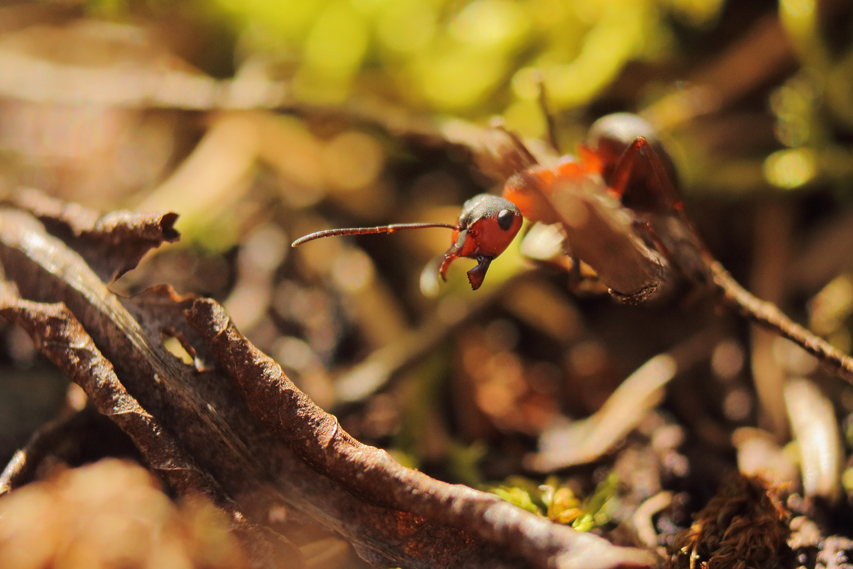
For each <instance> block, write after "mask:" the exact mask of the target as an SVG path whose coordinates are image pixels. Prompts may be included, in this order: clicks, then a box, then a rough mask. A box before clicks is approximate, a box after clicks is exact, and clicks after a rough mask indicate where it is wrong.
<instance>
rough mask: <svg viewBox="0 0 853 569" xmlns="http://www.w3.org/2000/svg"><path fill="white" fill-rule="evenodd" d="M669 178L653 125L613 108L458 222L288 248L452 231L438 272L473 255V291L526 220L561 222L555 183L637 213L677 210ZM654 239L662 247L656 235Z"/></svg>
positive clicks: (470, 207)
mask: <svg viewBox="0 0 853 569" xmlns="http://www.w3.org/2000/svg"><path fill="white" fill-rule="evenodd" d="M519 144H520V143H519ZM524 150H525V152H526V149H524ZM527 154H528V155H529V153H527ZM531 158H532V156H531ZM674 180H675V170H674V167H673V166H672V161H671V160H670V158H669V155H668V154H667V153H666V151H665V150H664V149H663V147H662V146H661V145H660V143H659V142H658V141H657V136H656V133H655V130H654V128H653V127H652V125H651V124H649V123H648V122H647V121H645V120H644V119H642V118H640V117H639V116H637V115H632V114H628V113H616V114H612V115H607V116H604V117H602V118H600V119H598V120H597V121H596V122H595V123H593V125H592V126H591V127H590V130H589V134H588V138H587V140H586V142H585V143H583V144H581V145H580V146H579V148H578V156H577V157H574V156H570V155H569V156H564V157H563V158H562V159H560V161H559V162H558V163H557V165H556V166H555V167H553V168H547V167H544V166H540V165H535V166H533V167H531V168H529V169H527V170H525V171H523V172H521V173H518V174H516V175H514V176H512V177H511V178H510V179H509V180H507V182H506V184H505V185H504V190H503V197H502V198H501V197H498V196H493V195H490V194H480V195H478V196H475V197H473V198H471V199H470V200H468V201H466V202H465V204H464V205H463V207H462V212H461V213H460V215H459V220H458V221H457V223H456V225H451V224H448V223H407V224H395V225H386V226H380V227H359V228H347V229H329V230H325V231H318V232H316V233H311V234H310V235H306V236H304V237H302V238H300V239H297V240H296V241H294V242H293V247H297V246H299V245H302V244H303V243H307V242H308V241H313V240H314V239H319V238H322V237H333V236H338V235H365V234H373V233H394V232H395V231H401V230H408V229H424V228H430V227H444V228H449V229H452V230H453V238H452V241H451V246H450V249H448V250H447V252H446V253H445V255H444V261H443V262H442V264H441V267H440V269H439V273H440V274H441V277H442V279H444V280H446V275H447V269H448V267H449V266H450V264H451V263H452V262H453V261H454V260H455V259H457V258H459V257H465V258H470V259H475V260H476V261H477V266H475V267H474V268H473V269H471V270H470V271H468V281H469V282H470V283H471V288H472V289H474V290H477V289H478V288H480V285H482V284H483V280H484V279H485V276H486V271H487V270H488V268H489V265H490V264H491V262H492V261H493V260H494V259H495V258H496V257H498V256H499V255H500V254H501V253H503V252H504V251H505V250H506V248H507V247H508V246H509V245H510V243H511V242H512V241H513V239H514V238H515V236H516V235H517V234H518V232H519V230H520V229H521V225H522V222H523V220H524V218H527V219H528V220H530V221H532V222H537V221H538V222H543V223H557V222H558V221H560V219H559V215H558V214H557V212H556V211H555V209H554V208H553V206H552V205H551V203H550V201H549V198H550V196H551V193H552V192H553V191H555V190H556V189H557V188H560V190H561V191H562V190H563V189H565V188H569V191H570V188H571V186H572V185H573V184H584V183H593V184H595V185H596V186H597V187H600V188H602V189H604V190H605V191H607V192H609V193H611V194H612V195H614V196H615V197H617V198H619V200H620V201H621V203H622V204H623V205H625V206H626V207H628V208H630V209H631V210H632V211H635V212H636V213H637V215H638V216H642V215H643V213H655V212H660V211H672V210H675V211H680V210H681V207H682V205H681V201H680V199H679V198H678V196H677V194H676V193H675V189H674V188H675V182H674ZM652 240H653V241H654V242H655V243H656V244H658V245H661V246H662V247H665V243H660V240H659V239H657V238H652Z"/></svg>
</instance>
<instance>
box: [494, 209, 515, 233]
mask: <svg viewBox="0 0 853 569" xmlns="http://www.w3.org/2000/svg"><path fill="white" fill-rule="evenodd" d="M514 219H515V213H514V212H512V211H510V210H508V209H502V210H501V211H500V213H498V227H500V228H501V229H503V230H504V231H507V230H509V228H510V227H512V221H513V220H514Z"/></svg>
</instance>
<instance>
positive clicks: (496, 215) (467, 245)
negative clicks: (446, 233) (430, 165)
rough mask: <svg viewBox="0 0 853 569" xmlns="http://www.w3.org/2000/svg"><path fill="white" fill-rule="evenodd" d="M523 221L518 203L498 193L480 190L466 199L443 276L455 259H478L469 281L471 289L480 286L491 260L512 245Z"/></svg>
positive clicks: (445, 257)
mask: <svg viewBox="0 0 853 569" xmlns="http://www.w3.org/2000/svg"><path fill="white" fill-rule="evenodd" d="M523 221H524V218H523V217H522V215H521V211H519V209H518V207H516V205H515V204H514V203H512V202H511V201H509V200H506V199H504V198H500V197H498V196H493V195H490V194H480V195H478V196H475V197H473V198H471V199H470V200H468V201H467V202H465V203H464V204H463V206H462V212H461V213H460V214H459V222H458V225H457V229H456V231H455V233H454V235H453V245H451V246H450V249H448V250H447V253H445V255H444V262H443V263H442V265H441V269H440V273H441V277H442V278H443V279H444V278H446V275H447V269H448V267H449V266H450V263H452V262H453V261H454V259H456V258H458V257H467V258H469V259H476V260H477V266H476V267H474V268H473V269H471V270H470V271H468V282H470V283H471V288H472V289H474V290H477V289H478V288H480V285H481V284H483V279H485V278H486V271H487V270H488V269H489V264H490V263H491V262H492V260H493V259H494V258H495V257H497V256H498V255H500V254H501V253H503V252H504V251H505V250H506V248H507V247H509V244H510V243H512V240H513V239H514V238H515V236H516V235H517V234H518V231H519V229H521V224H522V223H523Z"/></svg>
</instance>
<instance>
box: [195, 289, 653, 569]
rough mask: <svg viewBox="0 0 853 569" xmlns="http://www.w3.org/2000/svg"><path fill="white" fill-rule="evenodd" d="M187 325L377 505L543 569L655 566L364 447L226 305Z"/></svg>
mask: <svg viewBox="0 0 853 569" xmlns="http://www.w3.org/2000/svg"><path fill="white" fill-rule="evenodd" d="M187 318H188V321H189V322H190V324H191V325H192V326H193V327H194V328H195V329H196V331H197V332H198V333H199V335H200V336H202V337H203V338H204V339H205V340H206V341H207V342H209V343H210V345H211V347H212V348H213V350H214V352H215V353H216V355H217V357H218V358H219V362H220V364H221V365H222V366H223V367H224V368H225V369H226V370H227V372H228V373H229V375H231V377H232V378H233V379H234V380H235V381H236V382H237V383H238V385H239V387H240V389H241V390H242V391H243V394H244V396H245V397H246V400H247V402H248V404H249V408H250V409H251V410H252V411H253V413H254V414H255V415H256V416H257V417H258V418H259V419H260V420H261V421H262V422H263V424H264V425H265V426H266V427H267V429H269V430H270V431H271V432H272V433H273V434H274V435H275V436H277V437H278V438H279V439H280V440H281V441H282V442H284V443H285V444H287V445H288V446H289V447H290V448H291V449H292V450H293V452H295V453H296V454H297V455H298V456H299V457H300V458H301V459H303V460H304V461H305V462H306V463H308V464H310V465H311V466H312V467H313V468H314V469H316V470H317V471H318V472H320V473H322V474H324V475H325V476H328V477H329V478H331V479H333V480H335V481H337V482H339V483H341V484H342V485H344V486H345V487H347V488H349V489H350V490H351V491H352V492H354V493H356V494H357V495H359V496H362V497H364V498H365V499H366V500H368V501H370V502H374V503H379V504H383V505H385V506H387V507H391V508H395V509H398V510H403V511H408V512H411V513H413V514H415V515H418V516H423V517H425V518H428V519H432V520H435V521H437V522H439V523H445V524H447V525H450V526H454V527H458V528H464V529H465V530H466V531H469V532H471V533H472V534H473V535H475V536H477V537H479V538H481V539H484V540H487V541H490V542H493V543H496V544H504V545H505V546H506V547H508V548H509V549H510V550H512V551H514V552H516V553H518V554H521V555H523V556H525V557H527V558H528V559H530V560H531V561H532V562H533V563H534V564H535V565H536V566H539V567H575V566H582V567H613V566H638V567H639V566H651V565H653V564H654V559H653V557H652V556H651V555H649V554H648V553H646V552H644V551H639V550H631V549H624V548H616V547H614V546H612V545H610V544H609V543H608V542H606V541H605V540H603V539H601V538H599V537H597V536H595V535H592V534H585V533H580V532H576V531H574V530H572V529H571V528H568V527H564V526H558V525H555V524H552V523H551V522H549V521H548V520H546V519H544V518H540V517H538V516H535V515H533V514H530V513H528V512H525V511H523V510H521V509H520V508H517V507H515V506H513V505H511V504H509V503H507V502H504V501H502V500H500V499H499V498H497V497H496V496H494V495H491V494H486V493H484V492H479V491H476V490H473V489H471V488H468V487H465V486H459V485H452V484H447V483H444V482H440V481H437V480H434V479H432V478H429V477H428V476H426V475H424V474H422V473H419V472H417V471H415V470H411V469H409V468H405V467H403V466H401V465H399V464H398V463H396V462H394V460H393V459H391V457H390V456H389V455H388V454H387V453H386V452H384V451H382V450H380V449H377V448H373V447H369V446H367V445H363V444H361V443H359V442H358V441H356V440H355V439H353V438H352V437H351V436H350V435H349V434H347V433H346V432H345V431H344V430H343V429H341V427H340V425H339V424H338V421H337V419H336V418H335V417H334V416H332V415H329V414H327V413H325V412H323V411H322V410H321V409H319V408H318V407H317V406H315V405H314V404H313V403H312V402H311V401H310V400H309V399H308V397H306V396H305V395H304V394H303V393H302V392H300V391H299V390H298V389H297V388H296V387H295V386H294V385H293V383H292V382H291V381H290V380H289V379H288V378H287V376H286V375H284V373H283V372H282V371H281V368H280V367H279V366H278V364H276V363H275V362H274V361H273V360H272V359H271V358H269V357H267V356H265V355H264V354H263V353H261V352H260V351H259V350H258V349H257V348H255V347H254V346H252V345H251V344H250V343H249V342H248V341H247V340H246V339H245V338H243V336H242V335H240V333H239V332H238V331H237V329H236V328H235V327H234V326H233V324H231V321H230V319H229V318H228V315H227V314H226V313H225V311H224V310H223V309H222V307H221V306H219V305H218V304H216V303H215V302H213V301H211V300H202V299H199V300H196V301H195V302H193V303H192V304H191V305H189V306H188V310H187Z"/></svg>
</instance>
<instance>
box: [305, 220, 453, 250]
mask: <svg viewBox="0 0 853 569" xmlns="http://www.w3.org/2000/svg"><path fill="white" fill-rule="evenodd" d="M430 227H444V228H447V229H457V230H458V229H459V228H458V227H457V226H455V225H451V224H449V223H398V224H395V225H380V226H379V227H350V228H347V229H326V230H324V231H317V232H315V233H311V234H309V235H306V236H305V237H300V238H299V239H297V240H296V241H294V242H293V244H292V245H291V247H299V246H300V245H302V244H304V243H308V242H309V241H314V240H315V239H322V238H323V237H337V236H338V235H372V234H374V233H394V232H395V231H402V230H404V229H428V228H430Z"/></svg>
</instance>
